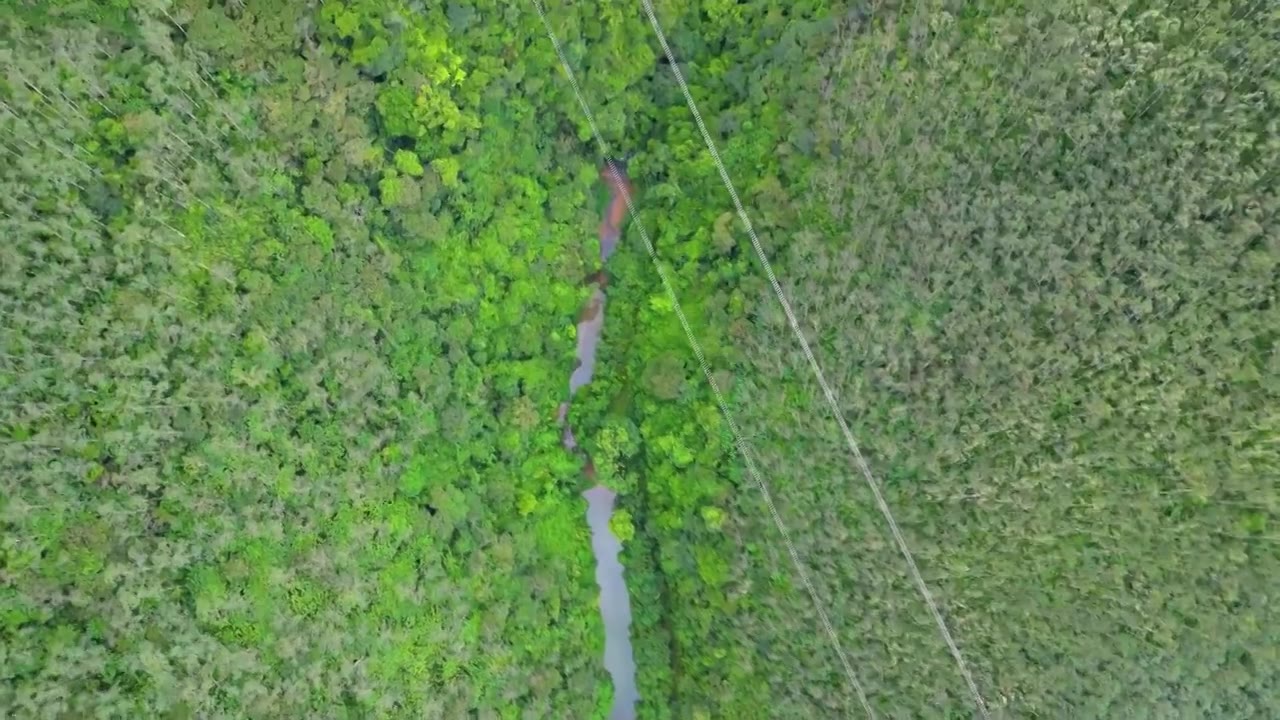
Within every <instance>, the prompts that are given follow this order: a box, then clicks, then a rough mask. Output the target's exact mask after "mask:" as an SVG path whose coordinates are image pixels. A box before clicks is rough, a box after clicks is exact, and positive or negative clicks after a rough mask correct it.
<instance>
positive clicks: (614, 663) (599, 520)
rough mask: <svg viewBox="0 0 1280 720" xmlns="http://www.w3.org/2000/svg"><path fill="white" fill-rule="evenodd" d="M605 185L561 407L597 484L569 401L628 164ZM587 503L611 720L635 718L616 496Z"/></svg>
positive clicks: (580, 381)
mask: <svg viewBox="0 0 1280 720" xmlns="http://www.w3.org/2000/svg"><path fill="white" fill-rule="evenodd" d="M600 181H601V182H603V183H604V184H605V187H606V188H607V189H608V191H609V202H608V203H607V204H606V205H605V210H604V217H602V218H601V221H600V232H599V239H600V268H599V270H598V271H597V272H596V273H594V274H593V275H592V276H591V278H590V279H589V282H590V284H591V285H592V286H593V287H592V291H591V297H590V298H588V300H587V304H586V305H585V306H584V307H583V308H582V312H581V313H580V314H579V315H578V351H577V364H576V366H575V367H574V369H573V372H572V373H571V374H570V375H569V400H566V401H565V402H563V403H561V404H560V412H559V421H560V425H561V427H562V431H561V441H562V442H563V444H564V447H565V449H567V450H569V451H570V452H573V453H575V454H577V455H579V456H581V458H582V473H583V475H584V476H585V477H586V479H587V480H588V481H590V482H592V483H595V479H596V468H595V465H594V464H593V463H592V461H591V457H590V456H588V455H587V453H586V451H585V450H583V449H582V447H581V446H579V445H578V442H577V439H576V438H575V437H574V436H573V428H572V427H571V424H570V422H569V410H570V402H571V401H572V399H573V396H574V394H575V393H577V391H578V388H581V387H582V386H583V385H586V384H587V383H589V382H591V377H592V375H594V374H595V367H596V349H597V348H598V347H599V346H600V337H601V331H602V330H603V329H604V305H605V287H606V286H607V285H608V275H607V274H606V273H605V270H604V265H605V262H606V261H607V260H608V259H609V256H611V255H613V252H614V250H616V249H617V248H618V239H619V237H620V236H621V235H622V219H623V217H624V216H625V215H626V210H627V207H626V200H625V199H624V197H623V193H627V194H628V195H629V194H630V193H631V181H630V179H629V178H628V177H627V171H626V165H625V164H624V163H622V162H618V161H614V162H607V163H606V164H605V165H604V167H602V168H601V169H600ZM582 496H583V497H584V498H586V500H587V524H588V525H589V526H590V528H591V550H592V552H594V553H595V557H596V584H597V585H599V586H600V617H601V620H602V621H603V623H604V668H605V670H606V671H608V673H609V676H610V678H612V680H613V709H612V710H611V711H610V713H609V718H610V720H634V718H635V716H636V710H635V707H636V702H637V701H638V700H639V699H640V696H639V694H638V693H637V692H636V663H635V658H634V656H633V655H632V652H631V601H630V598H629V597H628V595H627V583H626V580H625V579H624V578H623V576H622V564H621V563H620V562H618V553H619V552H621V550H622V543H620V542H619V541H618V538H617V537H615V536H614V534H613V531H612V530H610V528H609V519H610V518H611V517H613V502H614V499H615V498H616V497H617V493H615V492H614V491H612V490H610V489H609V488H607V487H605V486H603V485H600V484H595V485H594V486H593V487H592V488H591V489H590V490H587V491H586V492H584V493H583V494H582Z"/></svg>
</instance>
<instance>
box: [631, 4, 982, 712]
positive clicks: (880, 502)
mask: <svg viewBox="0 0 1280 720" xmlns="http://www.w3.org/2000/svg"><path fill="white" fill-rule="evenodd" d="M641 2H642V3H643V4H644V12H645V15H648V16H649V24H650V25H652V26H653V30H654V32H655V33H656V34H657V36H658V42H659V43H661V44H662V51H663V52H664V53H665V54H666V56H667V60H668V64H669V66H670V67H671V71H672V72H673V73H674V74H675V77H676V81H677V82H678V83H679V84H680V91H681V92H683V93H684V99H685V102H686V103H688V105H689V110H690V111H691V112H692V113H693V119H694V120H695V121H696V122H697V124H698V130H699V131H701V133H702V139H703V140H704V141H705V142H706V144H707V149H708V150H709V151H710V152H711V158H712V159H713V160H715V163H716V169H717V170H719V171H720V179H721V180H723V181H724V186H725V187H726V188H727V189H728V190H729V195H730V197H732V198H733V206H734V208H736V209H737V211H738V218H739V219H740V220H742V224H743V226H744V227H745V228H746V230H747V234H748V235H750V236H751V245H752V247H754V248H755V251H756V256H757V257H758V258H760V264H761V265H763V266H764V271H765V274H767V275H768V276H769V284H770V285H772V286H773V292H774V294H775V295H777V297H778V302H779V303H780V304H781V305H782V311H783V312H784V313H786V316H787V322H788V323H790V325H791V330H792V331H793V332H794V333H795V336H796V339H797V340H799V341H800V348H801V350H803V351H804V355H805V357H806V358H807V359H808V360H809V366H810V367H811V368H812V369H813V374H814V375H815V376H816V377H817V379H818V385H820V386H821V387H822V394H823V395H824V396H825V397H826V399H827V404H828V405H830V406H831V413H832V414H833V415H834V416H835V419H836V422H837V423H839V425H840V431H841V432H842V433H844V439H845V442H846V443H847V444H848V446H849V451H850V452H851V453H853V457H854V459H855V460H856V462H857V466H858V469H859V470H861V471H862V475H863V477H864V478H866V481H867V487H869V488H870V489H871V493H872V495H874V496H875V500H876V506H877V507H879V509H880V514H881V515H884V519H885V521H887V522H888V523H889V529H890V530H891V531H892V533H893V539H894V542H895V543H896V544H897V545H898V550H899V551H901V553H902V558H903V559H904V560H906V563H907V568H908V569H909V570H910V571H911V578H912V580H914V581H915V584H916V588H917V589H918V590H919V591H920V596H921V597H923V598H924V601H925V604H926V605H928V606H929V612H930V613H932V615H933V619H934V621H935V622H936V623H937V624H938V631H939V632H940V633H941V634H942V639H943V640H944V641H946V643H947V647H948V648H949V649H950V650H951V656H952V657H954V658H955V661H956V666H957V667H958V668H959V669H960V674H961V675H962V676H964V681H965V684H967V685H968V686H969V692H970V694H972V695H973V701H974V703H976V704H977V706H978V711H979V712H980V713H981V714H982V717H983V718H985V719H986V720H990V718H991V714H990V712H989V711H988V710H987V703H986V701H985V700H983V699H982V693H980V692H979V691H978V684H977V683H976V682H974V679H973V673H972V672H970V670H969V664H968V663H967V662H965V659H964V655H963V654H962V653H961V652H960V647H959V646H958V645H956V641H955V638H954V637H952V635H951V630H950V629H949V628H948V627H947V622H946V620H944V619H943V617H942V611H941V610H939V609H938V602H937V601H936V600H935V599H934V597H933V593H932V592H931V591H930V590H929V586H928V585H927V584H926V583H925V581H924V577H923V576H922V575H921V574H920V568H919V567H917V566H916V561H915V557H914V556H913V555H912V554H911V550H910V548H908V547H907V541H906V538H904V537H903V535H902V530H901V529H899V528H898V521H897V520H895V519H894V517H893V512H892V511H890V510H889V504H888V503H887V502H885V499H884V493H883V492H882V491H881V489H880V483H879V482H877V481H876V479H875V477H874V476H873V475H872V474H871V468H870V466H869V465H867V460H866V458H865V457H864V456H863V454H862V450H861V449H860V448H859V447H858V442H857V441H856V440H854V438H853V432H852V431H850V430H849V424H848V423H847V422H845V419H844V414H843V413H841V412H840V407H839V405H838V404H837V402H836V397H835V393H833V392H832V391H831V386H830V385H829V384H828V383H827V378H826V375H824V374H823V372H822V368H821V367H819V366H818V361H817V359H816V358H815V357H814V355H813V349H812V348H810V347H809V341H808V340H805V337H804V333H803V332H801V331H800V323H799V322H798V321H797V320H796V315H795V312H793V311H792V309H791V303H790V302H788V301H787V298H786V296H785V295H784V294H783V293H782V286H781V285H779V284H778V277H777V275H775V274H774V272H773V266H772V265H771V264H770V263H769V259H768V258H767V257H766V256H765V254H764V249H763V248H762V247H761V246H760V238H759V237H757V236H756V231H755V227H754V226H752V224H751V220H750V219H749V218H748V217H747V212H746V210H744V209H743V207H742V200H741V199H739V198H738V191H737V190H736V189H735V188H734V186H733V181H732V180H730V179H729V173H728V171H726V170H725V166H724V162H723V161H722V160H721V159H720V153H719V152H718V151H717V150H716V145H715V142H714V141H712V139H711V134H710V133H708V132H707V126H706V124H705V123H703V122H702V114H701V113H700V112H698V105H697V103H695V102H694V101H693V95H692V94H690V92H689V85H688V83H686V82H685V79H684V74H683V73H682V72H681V71H680V66H679V64H677V63H676V58H675V54H674V53H672V52H671V46H670V45H668V44H667V36H666V34H664V33H663V32H662V26H661V25H659V23H658V16H657V15H655V14H654V12H653V3H652V2H651V0H641Z"/></svg>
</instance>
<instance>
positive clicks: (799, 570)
mask: <svg viewBox="0 0 1280 720" xmlns="http://www.w3.org/2000/svg"><path fill="white" fill-rule="evenodd" d="M531 1H532V3H533V7H534V9H535V10H537V12H538V17H539V18H541V19H542V25H543V27H544V28H546V31H547V38H548V39H549V40H551V44H552V45H553V46H555V50H556V55H557V56H558V57H559V58H560V65H561V67H562V68H563V69H564V74H565V75H566V76H567V77H568V78H569V83H570V85H572V86H573V94H574V95H575V96H576V97H577V100H578V105H579V106H581V108H582V112H583V114H584V115H585V116H586V118H587V123H588V124H589V125H590V126H591V134H592V135H594V136H595V139H596V144H597V145H598V146H599V147H600V152H601V153H602V154H603V155H604V158H605V162H606V163H607V164H608V165H609V169H610V170H613V171H614V172H615V173H616V172H617V166H616V165H615V164H614V161H613V159H612V155H611V154H610V152H609V146H608V144H607V143H606V142H605V140H604V137H603V136H602V135H601V134H600V129H599V128H598V127H597V126H596V120H595V115H593V114H592V112H591V108H590V107H588V106H587V101H586V99H585V98H584V97H583V95H582V90H581V88H580V87H579V86H578V80H577V77H576V76H575V75H574V74H573V70H572V69H571V68H570V67H569V61H568V59H567V58H566V57H565V54H564V50H563V49H562V48H561V46H560V41H559V39H557V38H556V35H555V32H554V31H553V30H552V29H551V23H550V22H549V21H548V20H547V15H546V12H545V11H544V10H543V7H542V2H541V0H531ZM619 190H620V191H621V193H622V199H623V200H624V201H625V202H626V204H627V212H628V214H629V215H630V217H631V220H632V222H634V223H635V226H636V229H637V230H638V231H639V233H640V237H641V239H643V240H644V247H645V250H647V251H648V252H649V258H650V259H651V260H653V266H654V268H656V269H657V271H658V277H659V278H660V279H661V280H662V287H663V288H664V289H665V290H666V291H667V296H668V297H669V298H670V299H671V306H672V308H673V309H674V310H675V313H676V317H677V318H679V320H680V327H682V328H683V329H684V334H685V337H686V338H687V339H688V341H689V346H690V347H691V348H692V349H693V354H694V355H696V356H697V358H698V364H699V365H700V366H701V367H702V374H703V375H704V376H706V378H707V382H708V383H709V384H710V385H711V392H712V393H714V394H715V397H716V403H717V404H718V405H719V406H720V412H721V413H723V414H724V417H725V421H726V422H727V423H728V425H729V430H730V432H732V433H733V438H734V445H735V447H737V449H738V453H739V454H740V455H742V460H743V463H744V464H745V465H746V468H747V473H748V474H749V475H750V476H751V479H752V480H753V481H755V484H756V487H757V488H758V489H759V490H760V495H761V496H762V497H763V498H764V502H765V505H766V506H767V507H768V508H769V515H770V517H772V518H773V524H774V525H775V526H777V528H778V532H779V533H780V534H781V535H782V542H783V544H784V545H785V546H786V548H787V554H788V555H789V556H790V558H791V563H792V565H794V566H795V568H796V574H797V575H799V576H800V581H801V583H803V585H804V587H805V590H806V591H808V593H809V598H810V600H812V601H813V606H814V609H815V610H816V611H817V613H818V619H819V621H820V622H821V623H822V628H823V630H824V631H825V632H826V635H827V637H828V639H830V641H831V645H832V647H833V648H834V649H835V652H836V655H837V656H838V657H839V658H840V664H841V666H842V667H843V668H844V673H845V676H846V677H848V679H849V684H850V685H852V686H853V689H854V692H855V693H856V694H857V696H858V702H859V703H860V704H861V705H862V709H863V710H865V711H866V713H867V717H869V718H871V719H872V720H875V717H876V714H875V711H874V710H872V708H871V703H870V702H869V701H868V700H867V693H866V691H865V690H864V689H863V687H862V683H861V682H860V681H859V680H858V676H857V674H856V673H855V672H854V671H853V665H852V664H851V663H850V662H849V658H848V656H847V655H846V654H845V651H844V647H843V646H842V645H841V644H840V638H839V636H838V635H836V631H835V628H834V627H832V625H831V620H830V618H829V617H828V616H827V611H826V610H825V609H824V607H823V605H822V601H821V599H820V598H819V597H818V591H817V589H816V588H815V587H814V585H813V581H812V580H810V579H809V573H808V571H807V570H806V569H805V566H804V563H803V562H801V560H800V554H799V553H798V552H796V548H795V544H794V543H793V542H792V541H791V533H790V532H789V531H788V530H787V526H786V524H785V523H783V521H782V516H781V515H780V514H779V513H778V508H777V506H776V505H775V504H774V502H773V495H772V494H771V493H770V492H769V487H768V485H766V484H765V481H764V479H763V478H762V477H761V476H760V471H759V469H758V468H757V467H756V464H755V460H753V459H752V457H751V454H750V453H749V452H748V450H749V446H748V445H747V442H746V440H744V439H743V437H742V432H741V431H740V430H739V429H738V423H737V422H736V421H735V420H734V419H733V414H732V413H731V412H730V411H729V405H728V403H727V402H725V399H724V395H723V394H722V393H721V392H720V387H719V385H717V384H716V381H715V378H714V377H712V375H711V368H710V366H709V365H708V364H707V359H706V355H705V354H704V353H703V351H702V345H701V344H700V343H699V342H698V339H697V338H696V337H694V334H693V329H692V328H691V327H690V325H689V320H688V318H687V317H686V316H685V314H684V310H683V309H682V308H681V306H680V301H679V299H678V298H677V297H676V292H675V288H674V287H673V286H672V284H671V281H670V280H669V279H668V277H667V273H666V271H665V270H664V269H663V268H662V263H661V262H659V260H658V253H657V252H656V251H655V250H654V247H653V242H652V241H651V240H650V239H649V233H648V232H646V231H645V229H644V224H643V223H641V222H640V217H639V215H638V214H637V211H636V206H635V203H634V202H633V200H632V198H631V193H630V192H629V191H628V190H627V189H626V188H625V187H621V186H620V187H619Z"/></svg>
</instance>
